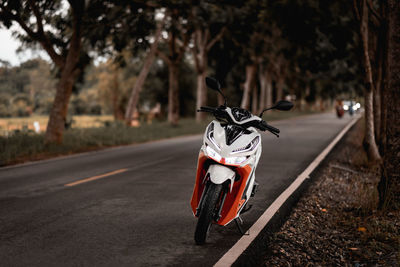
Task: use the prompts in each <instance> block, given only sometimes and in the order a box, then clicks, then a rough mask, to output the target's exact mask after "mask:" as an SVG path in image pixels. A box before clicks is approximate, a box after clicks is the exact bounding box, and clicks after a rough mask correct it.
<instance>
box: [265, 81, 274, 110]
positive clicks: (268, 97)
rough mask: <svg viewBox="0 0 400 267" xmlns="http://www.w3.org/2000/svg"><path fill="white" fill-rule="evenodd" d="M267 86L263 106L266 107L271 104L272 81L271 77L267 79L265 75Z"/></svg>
mask: <svg viewBox="0 0 400 267" xmlns="http://www.w3.org/2000/svg"><path fill="white" fill-rule="evenodd" d="M265 75H266V76H267V75H268V74H267V73H266V74H265ZM266 81H267V88H266V92H265V99H266V100H265V106H266V107H267V108H269V107H271V106H272V97H273V95H272V81H271V79H269V77H268V76H267V79H266Z"/></svg>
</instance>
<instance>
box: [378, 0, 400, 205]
mask: <svg viewBox="0 0 400 267" xmlns="http://www.w3.org/2000/svg"><path fill="white" fill-rule="evenodd" d="M387 18H388V51H387V71H388V74H387V76H386V77H387V78H388V81H387V83H386V84H387V88H386V90H385V95H383V97H384V99H385V101H386V110H387V128H386V138H387V142H386V147H385V155H384V160H383V171H382V177H381V181H380V183H379V186H378V189H379V196H380V201H379V206H380V208H383V207H386V208H388V209H389V210H391V209H399V208H400V173H399V169H400V152H399V151H400V105H399V103H400V75H399V73H400V42H399V41H398V40H400V2H399V1H397V0H389V1H388V16H387Z"/></svg>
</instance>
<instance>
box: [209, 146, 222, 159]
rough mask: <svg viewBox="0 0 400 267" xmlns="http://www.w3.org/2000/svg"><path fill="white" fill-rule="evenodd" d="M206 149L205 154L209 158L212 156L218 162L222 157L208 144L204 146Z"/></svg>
mask: <svg viewBox="0 0 400 267" xmlns="http://www.w3.org/2000/svg"><path fill="white" fill-rule="evenodd" d="M206 151H207V155H208V156H209V157H210V158H213V159H214V160H216V161H218V162H220V161H221V159H222V157H221V155H220V154H218V152H217V151H215V150H214V149H212V148H211V147H210V146H206Z"/></svg>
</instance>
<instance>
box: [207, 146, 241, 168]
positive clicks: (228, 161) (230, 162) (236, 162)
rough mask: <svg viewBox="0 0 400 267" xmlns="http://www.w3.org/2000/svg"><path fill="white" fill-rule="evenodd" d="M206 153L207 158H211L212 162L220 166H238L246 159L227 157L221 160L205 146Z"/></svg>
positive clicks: (215, 152)
mask: <svg viewBox="0 0 400 267" xmlns="http://www.w3.org/2000/svg"><path fill="white" fill-rule="evenodd" d="M206 152H207V156H209V157H210V158H212V159H213V160H215V161H217V162H219V163H222V164H228V165H240V164H241V163H242V162H244V161H245V160H246V159H247V157H228V158H223V157H221V155H220V154H219V153H218V152H217V151H215V150H214V149H212V148H211V147H210V146H206Z"/></svg>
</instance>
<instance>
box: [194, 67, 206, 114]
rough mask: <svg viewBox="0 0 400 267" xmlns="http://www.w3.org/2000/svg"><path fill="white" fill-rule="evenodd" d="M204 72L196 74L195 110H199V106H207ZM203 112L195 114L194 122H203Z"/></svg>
mask: <svg viewBox="0 0 400 267" xmlns="http://www.w3.org/2000/svg"><path fill="white" fill-rule="evenodd" d="M205 79H206V72H205V71H203V72H199V73H197V96H196V110H198V109H200V107H201V106H205V105H207V88H206V84H205ZM205 115H206V114H205V112H196V121H197V122H200V121H203V120H204V118H205Z"/></svg>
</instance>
